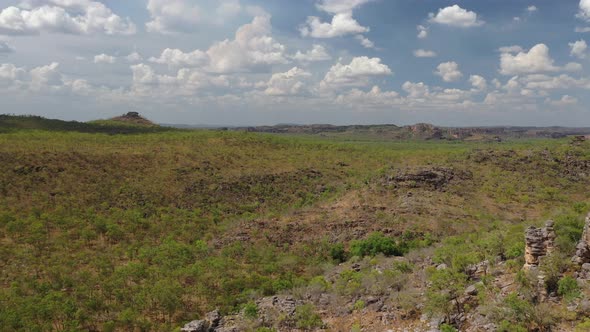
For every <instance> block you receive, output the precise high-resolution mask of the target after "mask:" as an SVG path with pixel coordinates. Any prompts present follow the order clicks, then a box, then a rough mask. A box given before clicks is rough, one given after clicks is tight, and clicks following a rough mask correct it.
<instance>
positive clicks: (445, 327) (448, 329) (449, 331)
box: [440, 324, 458, 332]
mask: <svg viewBox="0 0 590 332" xmlns="http://www.w3.org/2000/svg"><path fill="white" fill-rule="evenodd" d="M440 331H441V332H458V330H457V329H456V328H455V327H454V326H452V325H449V324H442V325H441V326H440Z"/></svg>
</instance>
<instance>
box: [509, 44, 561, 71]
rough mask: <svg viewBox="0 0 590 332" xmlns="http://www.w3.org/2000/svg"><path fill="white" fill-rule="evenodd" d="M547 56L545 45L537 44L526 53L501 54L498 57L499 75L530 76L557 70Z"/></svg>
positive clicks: (547, 50) (547, 51)
mask: <svg viewBox="0 0 590 332" xmlns="http://www.w3.org/2000/svg"><path fill="white" fill-rule="evenodd" d="M553 63H554V60H553V59H552V58H551V57H550V56H549V48H548V47H547V45H545V44H537V45H535V46H533V47H532V48H531V49H530V50H529V51H528V52H525V51H522V52H518V53H517V54H511V53H502V54H501V55H500V73H501V74H502V75H518V74H531V73H538V72H550V71H557V70H559V68H558V67H556V66H555V65H554V64H553Z"/></svg>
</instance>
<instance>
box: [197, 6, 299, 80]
mask: <svg viewBox="0 0 590 332" xmlns="http://www.w3.org/2000/svg"><path fill="white" fill-rule="evenodd" d="M270 34H271V24H270V16H257V17H255V18H254V20H253V21H252V23H249V24H246V25H243V26H242V27H240V28H239V29H238V31H237V32H236V35H235V39H234V40H228V39H226V40H224V41H221V42H217V43H215V44H213V45H212V46H211V47H210V48H209V49H208V50H207V52H206V53H207V55H208V56H209V59H210V62H209V65H208V69H209V70H211V71H214V72H220V73H227V72H238V71H248V70H251V69H253V68H256V67H265V66H269V65H275V64H286V63H288V62H289V60H287V58H286V55H285V46H284V45H282V44H280V43H278V42H277V41H275V40H274V39H273V38H272V36H271V35H270Z"/></svg>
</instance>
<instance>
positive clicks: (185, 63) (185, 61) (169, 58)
mask: <svg viewBox="0 0 590 332" xmlns="http://www.w3.org/2000/svg"><path fill="white" fill-rule="evenodd" d="M207 60H208V56H207V54H206V53H205V52H203V51H200V50H194V51H192V52H190V53H184V52H183V51H181V50H179V49H170V48H167V49H165V50H163V51H162V54H161V55H160V57H159V58H155V57H151V58H150V59H149V61H150V62H154V63H159V64H163V65H167V66H170V67H197V66H201V65H203V64H205V63H206V61H207Z"/></svg>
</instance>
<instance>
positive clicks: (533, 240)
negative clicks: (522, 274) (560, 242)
mask: <svg viewBox="0 0 590 332" xmlns="http://www.w3.org/2000/svg"><path fill="white" fill-rule="evenodd" d="M553 225H554V223H553V221H552V220H549V221H547V223H546V224H545V227H544V228H536V227H533V226H531V227H529V228H528V229H527V230H526V233H525V251H524V260H525V264H524V269H525V270H531V269H536V268H538V267H539V263H540V259H541V258H542V257H544V256H547V255H548V254H550V253H551V252H552V251H553V250H554V249H555V238H556V235H555V230H554V229H553Z"/></svg>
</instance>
